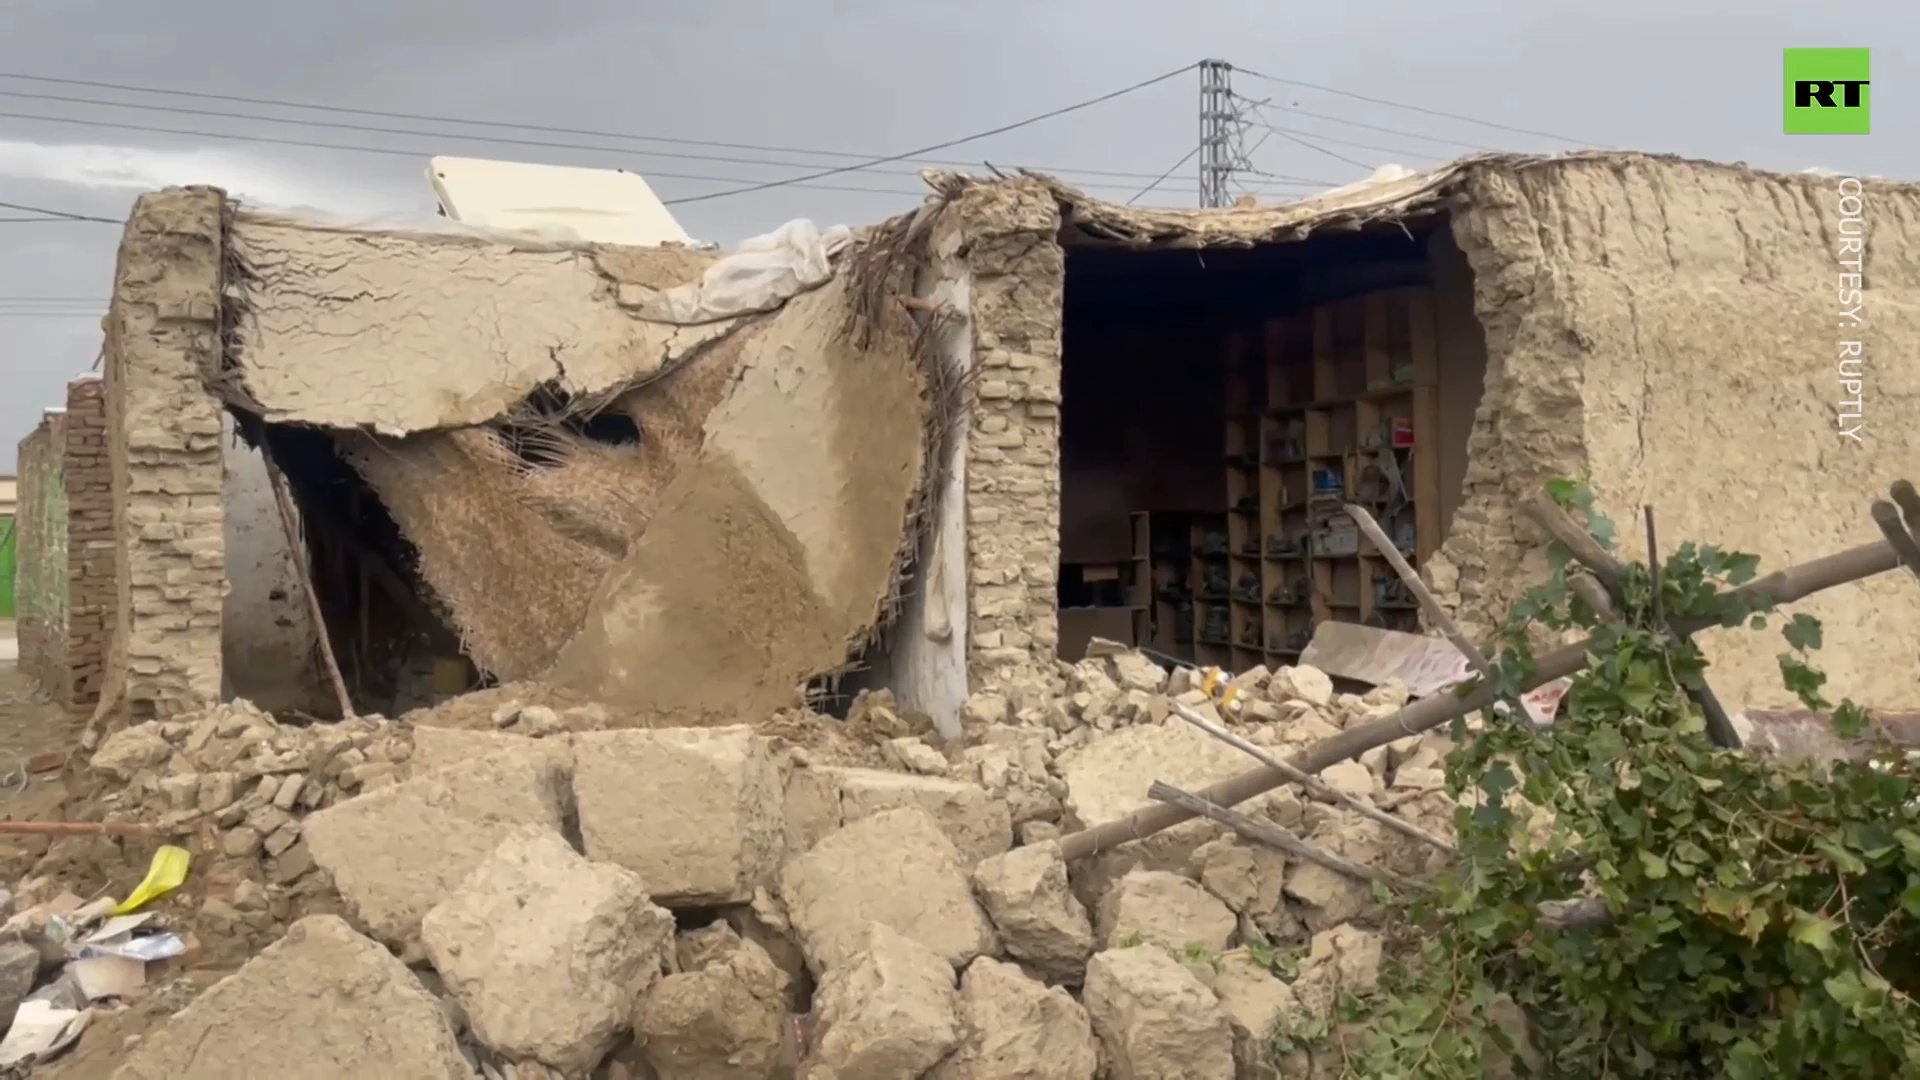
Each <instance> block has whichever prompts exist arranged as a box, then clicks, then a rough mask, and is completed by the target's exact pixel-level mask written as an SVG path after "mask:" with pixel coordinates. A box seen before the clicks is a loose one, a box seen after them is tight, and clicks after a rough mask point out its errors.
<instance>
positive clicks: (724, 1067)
mask: <svg viewBox="0 0 1920 1080" xmlns="http://www.w3.org/2000/svg"><path fill="white" fill-rule="evenodd" d="M680 968H681V970H680V971H679V972H677V973H675V974H672V975H668V976H667V977H665V978H663V979H661V980H660V981H659V982H656V983H654V984H653V986H652V988H651V989H649V990H648V991H647V993H646V995H645V997H643V998H642V999H641V1001H640V1006H639V1009H638V1011H637V1012H636V1014H635V1018H634V1030H635V1033H636V1034H637V1036H638V1041H639V1048H640V1054H641V1057H642V1058H643V1059H644V1060H645V1061H646V1063H647V1065H648V1066H649V1067H651V1068H652V1069H653V1072H654V1076H655V1078H656V1080H773V1078H780V1077H790V1076H792V1075H793V1070H794V1065H795V1062H794V1061H793V1054H792V1049H793V1042H792V1039H791V1033H790V1030H789V1014H788V1012H787V994H788V978H787V976H786V974H785V973H784V972H782V971H781V970H780V968H779V967H777V966H776V965H775V964H774V962H773V959H772V957H770V956H769V955H768V954H767V951H766V950H765V949H763V948H761V947H760V946H759V945H757V944H755V943H754V942H752V941H748V940H744V939H742V938H741V937H740V936H739V935H738V934H736V933H734V932H733V931H732V930H731V929H730V928H729V927H728V926H727V925H726V924H725V923H719V924H716V925H714V926H712V927H709V928H706V929H703V930H699V931H695V932H694V933H692V934H688V935H686V936H685V937H683V938H682V939H681V942H680Z"/></svg>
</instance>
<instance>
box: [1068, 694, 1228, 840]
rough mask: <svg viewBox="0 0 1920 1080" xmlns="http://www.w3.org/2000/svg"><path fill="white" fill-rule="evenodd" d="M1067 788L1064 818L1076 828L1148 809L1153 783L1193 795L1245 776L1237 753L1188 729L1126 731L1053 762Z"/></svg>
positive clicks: (1175, 724)
mask: <svg viewBox="0 0 1920 1080" xmlns="http://www.w3.org/2000/svg"><path fill="white" fill-rule="evenodd" d="M1055 764H1056V765H1057V767H1058V768H1059V771H1060V777H1061V779H1063V780H1065V781H1066V783H1067V807H1066V808H1067V812H1068V815H1069V816H1070V817H1071V818H1072V819H1073V824H1074V826H1075V827H1076V828H1086V827H1089V826H1093V825H1104V824H1106V823H1107V822H1109V821H1117V820H1119V819H1120V818H1123V817H1125V816H1127V815H1128V814H1130V813H1132V812H1133V811H1135V810H1138V809H1141V808H1142V807H1144V806H1147V805H1148V804H1149V803H1151V802H1152V800H1150V799H1148V798H1147V789H1148V788H1150V787H1152V786H1153V782H1154V781H1155V780H1162V781H1165V782H1166V783H1169V784H1172V785H1173V786H1174V787H1177V788H1184V789H1185V790H1187V791H1197V790H1199V789H1200V788H1203V787H1205V786H1207V785H1208V784H1212V783H1215V782H1216V781H1220V780H1225V779H1226V778H1228V777H1230V776H1237V775H1238V774H1240V773H1242V772H1245V771H1246V768H1247V759H1246V757H1245V755H1243V754H1241V753H1240V751H1238V750H1235V749H1234V748H1233V747H1231V746H1227V745H1226V744H1224V743H1221V742H1219V741H1217V740H1214V739H1211V738H1208V737H1207V736H1206V735H1204V734H1202V733H1201V732H1199V731H1196V730H1194V729H1193V728H1192V727H1190V726H1188V725H1187V724H1186V723H1184V722H1182V721H1179V720H1173V721H1169V722H1168V723H1167V724H1156V725H1150V726H1144V727H1130V728H1127V729H1125V730H1124V731H1119V732H1116V733H1114V734H1113V735H1110V736H1108V737H1106V738H1103V739H1100V740H1099V741H1097V742H1094V743H1090V744H1088V745H1086V746H1084V747H1080V748H1078V749H1075V750H1072V751H1070V752H1068V753H1066V754H1063V755H1061V756H1060V758H1059V759H1058V760H1057V761H1056V762H1055Z"/></svg>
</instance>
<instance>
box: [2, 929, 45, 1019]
mask: <svg viewBox="0 0 1920 1080" xmlns="http://www.w3.org/2000/svg"><path fill="white" fill-rule="evenodd" d="M40 960H41V957H40V950H39V949H38V948H37V947H35V946H33V945H30V944H28V943H27V942H24V941H9V942H6V943H4V944H0V1031H5V1030H6V1029H7V1027H8V1025H10V1024H12V1023H13V1014H14V1013H15V1012H16V1011H18V1010H19V1008H20V1002H21V1001H22V1000H24V999H25V998H26V996H27V995H28V994H30V993H32V992H33V979H34V976H35V975H37V974H39V972H40Z"/></svg>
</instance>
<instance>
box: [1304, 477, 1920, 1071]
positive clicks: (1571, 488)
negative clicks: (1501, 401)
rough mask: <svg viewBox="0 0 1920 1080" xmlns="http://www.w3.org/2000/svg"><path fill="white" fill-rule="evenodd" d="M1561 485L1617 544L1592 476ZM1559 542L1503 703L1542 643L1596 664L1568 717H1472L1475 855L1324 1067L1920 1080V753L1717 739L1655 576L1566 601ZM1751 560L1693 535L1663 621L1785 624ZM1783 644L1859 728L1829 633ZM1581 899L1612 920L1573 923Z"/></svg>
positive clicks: (1444, 882) (1397, 944)
mask: <svg viewBox="0 0 1920 1080" xmlns="http://www.w3.org/2000/svg"><path fill="white" fill-rule="evenodd" d="M1549 491H1550V493H1551V494H1552V495H1553V496H1554V498H1555V499H1556V501H1558V502H1559V503H1560V504H1561V505H1562V506H1564V507H1566V508H1567V509H1568V511H1569V512H1570V513H1572V514H1573V515H1574V517H1575V519H1576V520H1579V519H1580V518H1582V517H1584V518H1585V519H1586V523H1587V525H1588V527H1589V530H1590V531H1591V532H1592V533H1593V535H1594V537H1595V538H1596V539H1597V540H1599V541H1600V542H1601V544H1602V546H1603V547H1607V548H1609V549H1610V548H1612V547H1613V541H1614V530H1613V526H1612V525H1611V523H1609V522H1607V521H1606V520H1605V519H1603V518H1602V517H1601V516H1600V515H1599V513H1598V511H1597V510H1596V509H1595V503H1594V497H1593V492H1592V489H1591V488H1590V487H1589V486H1588V485H1587V484H1586V483H1585V482H1584V481H1559V482H1556V483H1554V484H1552V485H1550V486H1549ZM1549 555H1550V567H1551V575H1550V577H1549V579H1548V580H1547V582H1546V583H1545V584H1543V585H1541V586H1539V587H1538V588H1535V589H1533V590H1531V591H1530V592H1529V593H1528V594H1527V595H1526V596H1525V597H1524V598H1523V599H1522V600H1521V602H1520V603H1519V604H1518V605H1517V606H1516V607H1515V608H1514V610H1513V612H1512V614H1511V617H1510V618H1509V619H1508V620H1507V621H1506V623H1505V624H1504V625H1503V626H1502V627H1501V628H1500V633H1499V635H1498V637H1499V641H1498V645H1497V647H1498V655H1497V659H1496V660H1495V663H1494V668H1495V675H1496V680H1495V681H1496V683H1497V685H1496V690H1497V691H1499V692H1500V694H1501V695H1502V696H1510V695H1514V694H1517V692H1518V691H1519V690H1520V689H1521V687H1522V686H1523V684H1524V680H1525V679H1526V677H1527V674H1528V673H1529V672H1530V671H1531V670H1532V666H1533V657H1532V653H1531V651H1530V649H1529V646H1528V641H1529V633H1530V631H1531V632H1532V633H1533V634H1534V635H1536V636H1537V635H1538V634H1539V632H1540V630H1542V629H1544V630H1545V631H1547V632H1548V633H1549V634H1562V633H1567V632H1571V631H1582V632H1585V633H1588V634H1590V635H1591V636H1592V638H1593V645H1592V649H1591V657H1590V659H1591V661H1592V662H1591V663H1590V664H1589V666H1588V667H1587V668H1586V670H1585V671H1584V672H1583V673H1581V674H1580V675H1578V676H1577V677H1576V678H1575V679H1574V680H1573V683H1572V686H1571V688H1570V689H1569V691H1568V692H1567V694H1566V696H1565V697H1564V698H1563V699H1562V701H1561V704H1560V706H1559V712H1558V715H1557V718H1556V720H1555V722H1554V723H1553V724H1552V725H1551V727H1550V728H1546V729H1536V728H1535V727H1534V726H1533V725H1531V724H1528V723H1524V722H1518V723H1515V722H1507V721H1504V720H1499V719H1494V718H1489V720H1488V722H1487V724H1486V726H1485V730H1483V731H1480V732H1477V733H1470V732H1468V731H1467V730H1466V726H1465V722H1464V721H1458V722H1456V725H1455V730H1454V739H1455V749H1454V751H1453V753H1452V754H1451V756H1450V757H1449V759H1448V761H1447V777H1448V791H1449V793H1450V794H1451V795H1453V796H1454V797H1456V798H1460V799H1461V807H1460V809H1459V810H1458V811H1457V812H1456V826H1457V829H1458V834H1459V848H1460V852H1461V855H1460V858H1459V860H1458V861H1457V863H1456V864H1455V865H1453V866H1452V867H1450V868H1449V870H1448V871H1447V872H1446V873H1444V874H1443V875H1442V876H1441V877H1440V878H1439V879H1438V880H1437V881H1436V882H1435V885H1436V888H1435V889H1434V890H1433V891H1432V892H1431V893H1423V894H1422V895H1419V896H1415V897H1411V898H1404V899H1400V900H1396V901H1395V904H1396V906H1397V907H1398V908H1399V910H1398V911H1397V912H1396V913H1395V919H1394V923H1395V925H1396V926H1397V927H1398V929H1397V930H1396V931H1395V932H1394V941H1393V946H1394V947H1393V948H1391V949H1390V950H1389V951H1390V954H1391V955H1392V956H1393V957H1394V961H1393V962H1392V963H1390V964H1389V965H1388V966H1387V970H1385V971H1383V977H1382V983H1381V990H1380V991H1379V992H1378V993H1376V994H1375V995H1374V997H1373V998H1372V999H1371V1000H1369V1001H1367V1002H1364V1003H1360V1005H1359V1006H1358V1007H1359V1008H1361V1009H1363V1010H1364V1015H1365V1022H1364V1024H1355V1023H1347V1024H1345V1025H1336V1028H1335V1033H1336V1035H1337V1033H1338V1032H1339V1030H1341V1028H1342V1027H1344V1028H1345V1029H1346V1030H1348V1031H1349V1032H1351V1034H1350V1035H1349V1036H1348V1037H1345V1038H1340V1039H1338V1041H1339V1043H1340V1045H1339V1046H1338V1047H1337V1053H1332V1054H1330V1055H1328V1056H1330V1057H1331V1058H1332V1059H1333V1060H1334V1061H1335V1063H1336V1064H1335V1065H1334V1067H1333V1068H1332V1069H1331V1070H1330V1071H1325V1072H1322V1071H1319V1068H1318V1066H1319V1062H1321V1061H1323V1060H1327V1058H1326V1057H1323V1056H1321V1055H1319V1054H1316V1075H1317V1076H1318V1075H1333V1076H1341V1077H1366V1078H1368V1080H1416V1078H1418V1080H1481V1078H1482V1077H1499V1076H1516V1077H1554V1078H1558V1080H1583V1078H1602V1077H1604V1078H1610V1080H1611V1078H1623V1080H1624V1078H1639V1077H1649V1078H1651V1077H1659V1078H1667V1077H1675V1078H1681V1077H1684V1078H1692V1077H1698V1078H1702V1080H1706V1078H1713V1080H1722V1078H1725V1080H1780V1078H1783V1077H1831V1078H1835V1080H1839V1078H1848V1080H1860V1078H1874V1077H1900V1078H1906V1077H1920V1009H1917V1008H1916V1006H1915V1000H1914V998H1915V995H1916V994H1917V993H1920V932H1916V931H1917V927H1920V811H1917V810H1916V795H1920V793H1917V792H1916V790H1915V783H1914V775H1915V768H1914V763H1913V762H1912V761H1911V760H1909V758H1908V756H1907V755H1905V754H1903V753H1899V752H1896V751H1894V750H1893V749H1892V748H1891V747H1890V746H1887V745H1886V744H1885V743H1877V744H1873V743H1870V744H1869V745H1870V746H1872V752H1871V753H1870V755H1869V756H1868V759H1867V760H1864V761H1858V762H1852V761H1850V762H1838V763H1827V762H1790V761H1780V760H1773V759H1769V758H1767V757H1765V756H1762V755H1756V754H1754V753H1752V752H1748V751H1726V750H1721V749H1717V748H1716V747H1715V746H1714V745H1713V744H1712V743H1711V741H1710V740H1709V739H1708V737H1707V735H1706V725H1705V721H1704V719H1703V717H1702V714H1701V712H1700V709H1699V708H1698V707H1697V706H1696V705H1695V703H1694V701H1693V700H1692V699H1691V698H1690V697H1689V691H1692V690H1698V689H1699V688H1701V687H1702V686H1704V685H1705V682H1704V679H1705V673H1706V669H1707V662H1706V659H1705V657H1704V656H1703V655H1702V653H1701V651H1700V649H1699V647H1698V646H1696V645H1695V644H1694V643H1693V642H1692V641H1691V640H1677V639H1675V638H1674V637H1673V636H1671V635H1670V634H1668V633H1667V632H1666V631H1665V630H1664V628H1663V627H1661V626H1659V625H1657V624H1656V620H1655V618H1654V612H1655V607H1654V603H1653V600H1654V589H1655V579H1654V577H1653V575H1652V574H1651V573H1650V572H1649V570H1648V568H1647V567H1646V566H1645V565H1644V564H1638V563H1628V564H1626V569H1627V579H1626V586H1625V589H1624V593H1625V596H1624V598H1623V599H1624V601H1625V602H1624V604H1622V605H1619V606H1620V607H1621V609H1622V610H1621V611H1620V612H1618V613H1617V614H1615V615H1614V616H1613V617H1612V619H1611V620H1607V619H1603V618H1602V617H1601V616H1600V615H1599V614H1598V613H1596V612H1594V611H1593V610H1592V609H1591V608H1589V607H1588V606H1587V605H1586V604H1585V603H1583V602H1582V601H1581V600H1580V599H1579V598H1578V597H1577V596H1576V595H1575V593H1574V591H1573V590H1572V589H1571V588H1570V587H1569V580H1570V575H1571V574H1572V573H1573V572H1575V571H1577V570H1578V569H1579V568H1578V566H1577V565H1576V564H1573V563H1572V562H1571V559H1570V556H1569V554H1568V552H1567V551H1566V550H1564V549H1563V548H1562V547H1561V546H1560V545H1558V544H1555V545H1553V548H1552V549H1550V552H1549ZM1623 561H1624V560H1623ZM1758 568H1759V560H1758V559H1757V558H1755V557H1754V556H1752V555H1744V554H1737V553H1733V552H1727V551H1722V550H1720V549H1718V548H1716V547H1713V546H1710V545H1694V544H1685V545H1682V546H1680V547H1679V548H1678V549H1677V550H1676V551H1674V552H1673V553H1672V554H1671V555H1670V556H1669V557H1668V558H1666V559H1665V560H1663V565H1662V567H1661V574H1660V578H1659V589H1660V593H1661V596H1660V600H1661V607H1660V610H1662V611H1663V612H1664V614H1665V615H1666V617H1668V618H1675V617H1679V618H1688V617H1706V618H1710V619H1712V620H1713V621H1714V622H1716V623H1718V624H1719V625H1721V626H1724V627H1739V626H1742V625H1745V626H1747V627H1750V628H1751V629H1754V630H1761V629H1764V628H1766V627H1767V626H1768V625H1769V624H1770V623H1773V622H1775V621H1776V616H1775V614H1774V613H1773V612H1771V611H1769V610H1764V609H1758V610H1756V609H1752V608H1747V607H1743V606H1742V602H1741V601H1738V600H1736V599H1735V598H1733V597H1732V596H1730V595H1729V590H1730V589H1732V588H1733V587H1736V586H1739V585H1741V584H1744V583H1746V582H1748V581H1751V580H1753V578H1754V577H1755V575H1756V573H1757V572H1758ZM1781 633H1782V635H1783V637H1784V640H1785V645H1786V648H1785V649H1784V650H1783V651H1782V652H1781V653H1780V657H1779V662H1780V671H1781V675H1782V677H1783V679H1784V681H1785V684H1786V686H1787V687H1788V688H1789V689H1791V690H1792V691H1793V692H1794V694H1795V695H1796V696H1797V697H1798V698H1799V699H1800V700H1801V701H1802V702H1803V703H1804V704H1805V705H1806V706H1807V707H1808V708H1810V709H1816V710H1821V711H1824V712H1828V713H1830V714H1831V715H1832V716H1833V722H1834V724H1835V727H1836V728H1837V729H1838V730H1839V733H1841V734H1842V735H1845V736H1848V737H1856V736H1859V735H1860V734H1861V733H1862V732H1863V730H1864V729H1865V727H1866V714H1865V712H1864V711H1863V710H1862V709H1861V708H1860V707H1859V706H1857V705H1855V704H1853V703H1852V702H1847V701H1843V702H1840V703H1838V704H1834V703H1832V702H1829V701H1828V700H1827V699H1826V698H1825V696H1824V694H1825V692H1826V685H1825V684H1826V678H1825V676H1824V675H1823V674H1821V673H1820V672H1819V671H1818V670H1817V669H1815V668H1814V666H1813V663H1812V654H1813V653H1814V652H1815V651H1816V650H1817V649H1818V648H1819V647H1820V645H1821V640H1820V637H1821V635H1820V624H1819V622H1818V621H1817V620H1815V619H1814V618H1812V617H1811V616H1808V615H1805V614H1796V615H1794V616H1793V617H1792V618H1791V619H1787V620H1785V621H1784V622H1783V623H1781ZM1469 795H1475V796H1477V797H1471V798H1468V797H1464V796H1469ZM1542 811H1544V815H1540V814H1539V812H1542ZM1537 816H1544V818H1545V820H1546V821H1548V822H1550V824H1548V825H1547V826H1546V827H1545V828H1544V829H1542V828H1541V825H1540V823H1539V821H1537V820H1536V817H1537ZM1543 832H1544V835H1542V833H1543ZM1572 898H1586V899H1584V901H1583V906H1584V907H1585V908H1586V909H1587V910H1589V911H1591V912H1594V913H1596V917H1593V918H1590V919H1586V920H1582V921H1580V922H1577V923H1571V924H1562V925H1554V923H1553V922H1552V919H1551V918H1550V912H1551V911H1552V910H1554V902H1557V901H1567V900H1569V899H1572ZM1519 1017H1524V1019H1517V1018H1519ZM1303 1034H1307V1033H1306V1032H1295V1033H1276V1039H1275V1042H1276V1043H1277V1044H1284V1045H1285V1046H1286V1047H1287V1048H1291V1047H1293V1046H1294V1045H1297V1043H1298V1041H1299V1036H1300V1035H1303ZM1312 1034H1315V1035H1319V1034H1321V1032H1318V1031H1316V1032H1312ZM1275 1049H1276V1050H1278V1049H1281V1046H1280V1045H1276V1047H1275Z"/></svg>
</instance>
